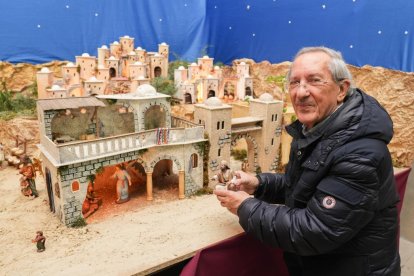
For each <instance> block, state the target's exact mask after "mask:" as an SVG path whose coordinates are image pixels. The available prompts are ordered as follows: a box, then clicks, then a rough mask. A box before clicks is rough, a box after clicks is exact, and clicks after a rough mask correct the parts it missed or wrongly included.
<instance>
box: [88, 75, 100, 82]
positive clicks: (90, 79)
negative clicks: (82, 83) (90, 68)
mask: <svg viewBox="0 0 414 276" xmlns="http://www.w3.org/2000/svg"><path fill="white" fill-rule="evenodd" d="M88 81H98V79H97V78H95V77H94V76H92V77H90V78H89V79H88Z"/></svg>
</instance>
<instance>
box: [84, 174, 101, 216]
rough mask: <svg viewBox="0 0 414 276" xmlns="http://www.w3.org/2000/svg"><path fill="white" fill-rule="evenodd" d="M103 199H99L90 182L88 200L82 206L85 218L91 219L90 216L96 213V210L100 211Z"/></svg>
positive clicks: (87, 193)
mask: <svg viewBox="0 0 414 276" xmlns="http://www.w3.org/2000/svg"><path fill="white" fill-rule="evenodd" d="M101 201H102V200H101V199H100V198H97V197H96V195H95V191H94V189H93V184H92V183H91V182H90V183H89V185H88V189H87V192H86V198H85V201H84V202H83V204H82V215H83V217H84V218H87V217H89V216H90V215H92V214H93V213H95V212H96V210H98V208H99V206H100V204H101Z"/></svg>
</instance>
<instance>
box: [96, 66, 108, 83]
mask: <svg viewBox="0 0 414 276" xmlns="http://www.w3.org/2000/svg"><path fill="white" fill-rule="evenodd" d="M96 78H97V79H98V80H101V81H104V82H105V83H108V81H109V68H106V67H105V66H104V65H98V74H97V75H96Z"/></svg>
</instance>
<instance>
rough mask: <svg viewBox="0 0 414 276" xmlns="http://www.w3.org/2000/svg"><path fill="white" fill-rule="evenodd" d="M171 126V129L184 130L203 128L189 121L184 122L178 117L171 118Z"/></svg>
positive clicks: (184, 120)
mask: <svg viewBox="0 0 414 276" xmlns="http://www.w3.org/2000/svg"><path fill="white" fill-rule="evenodd" d="M171 126H172V127H184V128H192V127H199V126H203V127H204V125H201V124H196V123H194V122H191V121H189V120H186V119H183V118H180V117H175V116H171Z"/></svg>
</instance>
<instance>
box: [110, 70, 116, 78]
mask: <svg viewBox="0 0 414 276" xmlns="http://www.w3.org/2000/svg"><path fill="white" fill-rule="evenodd" d="M109 77H110V78H115V77H116V70H115V68H114V67H111V68H109Z"/></svg>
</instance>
